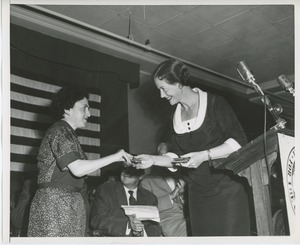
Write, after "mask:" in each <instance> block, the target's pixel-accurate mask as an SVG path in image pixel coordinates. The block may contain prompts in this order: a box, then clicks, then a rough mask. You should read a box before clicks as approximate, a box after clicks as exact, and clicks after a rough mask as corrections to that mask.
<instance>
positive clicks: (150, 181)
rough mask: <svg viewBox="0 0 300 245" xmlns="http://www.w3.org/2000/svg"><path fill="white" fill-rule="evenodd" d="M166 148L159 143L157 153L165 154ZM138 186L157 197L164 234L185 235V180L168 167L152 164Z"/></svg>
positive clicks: (186, 224)
mask: <svg viewBox="0 0 300 245" xmlns="http://www.w3.org/2000/svg"><path fill="white" fill-rule="evenodd" d="M168 148H169V146H168V144H166V143H161V144H160V145H159V146H158V153H159V154H160V155H162V154H165V153H167V152H168ZM140 186H141V187H143V188H145V189H147V190H149V191H151V192H152V193H153V194H155V195H156V197H157V198H158V210H159V215H160V224H161V226H162V229H163V232H164V234H165V236H187V235H188V229H189V227H188V222H187V219H186V217H185V216H186V213H185V212H184V188H185V182H184V181H183V180H182V179H180V178H178V177H177V176H176V175H172V173H171V172H170V171H168V169H166V168H161V167H157V166H153V167H152V168H151V174H149V175H147V176H145V177H144V178H143V179H142V180H141V182H140Z"/></svg>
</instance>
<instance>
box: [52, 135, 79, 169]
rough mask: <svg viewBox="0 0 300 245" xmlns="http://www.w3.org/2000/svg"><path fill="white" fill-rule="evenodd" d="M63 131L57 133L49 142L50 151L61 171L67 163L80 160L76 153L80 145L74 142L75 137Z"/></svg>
mask: <svg viewBox="0 0 300 245" xmlns="http://www.w3.org/2000/svg"><path fill="white" fill-rule="evenodd" d="M63 131H64V132H57V133H56V134H55V136H54V137H53V139H52V142H51V150H52V152H53V154H54V156H55V158H56V162H57V165H58V166H59V168H60V169H61V170H62V169H63V168H65V167H66V166H67V165H68V164H69V163H71V162H73V161H75V160H77V159H81V157H80V153H79V151H78V147H80V145H79V143H78V142H76V137H74V136H73V135H72V134H71V132H68V131H67V130H63Z"/></svg>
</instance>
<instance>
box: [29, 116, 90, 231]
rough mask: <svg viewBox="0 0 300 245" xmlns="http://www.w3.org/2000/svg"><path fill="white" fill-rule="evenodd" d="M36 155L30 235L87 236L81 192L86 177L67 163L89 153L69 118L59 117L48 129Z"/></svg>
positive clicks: (84, 157)
mask: <svg viewBox="0 0 300 245" xmlns="http://www.w3.org/2000/svg"><path fill="white" fill-rule="evenodd" d="M37 159H38V171H39V172H38V187H39V188H38V190H37V192H36V194H35V196H34V198H33V201H32V203H31V208H30V216H29V225H28V236H29V237H82V236H84V234H85V225H86V214H85V206H84V201H83V199H82V196H81V194H80V193H79V191H80V190H81V188H82V186H83V183H84V178H78V177H75V176H74V175H72V173H71V172H70V171H69V170H68V168H66V167H67V165H68V164H69V163H71V162H73V161H75V160H77V159H87V156H86V154H85V153H84V152H83V150H82V149H81V146H80V142H79V140H78V138H77V135H76V133H75V131H74V130H73V128H72V127H71V126H70V125H69V124H68V123H67V122H66V121H64V120H60V121H58V122H56V123H55V124H54V125H53V126H52V127H50V128H49V129H48V130H47V132H46V135H45V136H44V138H43V140H42V143H41V146H40V150H39V155H38V158H37Z"/></svg>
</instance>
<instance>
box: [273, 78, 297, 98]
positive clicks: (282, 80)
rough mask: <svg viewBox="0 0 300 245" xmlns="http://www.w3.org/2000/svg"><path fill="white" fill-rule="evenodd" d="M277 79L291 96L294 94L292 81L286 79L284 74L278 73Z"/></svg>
mask: <svg viewBox="0 0 300 245" xmlns="http://www.w3.org/2000/svg"><path fill="white" fill-rule="evenodd" d="M277 81H278V83H279V85H280V86H281V87H282V88H283V89H284V90H286V91H287V92H290V93H291V94H292V95H293V96H295V90H294V84H293V83H292V81H290V80H289V79H288V77H287V76H286V75H284V74H282V75H280V76H279V77H278V78H277Z"/></svg>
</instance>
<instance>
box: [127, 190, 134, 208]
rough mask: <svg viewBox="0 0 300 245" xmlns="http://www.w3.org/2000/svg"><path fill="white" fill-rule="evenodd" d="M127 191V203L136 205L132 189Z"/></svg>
mask: <svg viewBox="0 0 300 245" xmlns="http://www.w3.org/2000/svg"><path fill="white" fill-rule="evenodd" d="M128 193H129V195H130V196H129V205H136V199H135V198H134V196H133V191H128Z"/></svg>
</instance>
